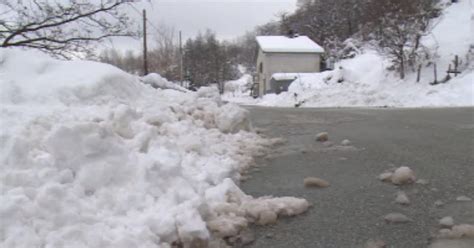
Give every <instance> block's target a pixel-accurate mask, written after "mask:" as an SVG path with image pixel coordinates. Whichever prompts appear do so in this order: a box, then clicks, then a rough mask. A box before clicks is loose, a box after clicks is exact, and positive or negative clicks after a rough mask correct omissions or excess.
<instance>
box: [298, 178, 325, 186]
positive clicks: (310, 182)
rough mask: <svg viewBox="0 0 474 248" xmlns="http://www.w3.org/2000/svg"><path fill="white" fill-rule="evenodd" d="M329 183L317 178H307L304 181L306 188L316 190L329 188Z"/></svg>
mask: <svg viewBox="0 0 474 248" xmlns="http://www.w3.org/2000/svg"><path fill="white" fill-rule="evenodd" d="M329 185H330V184H329V182H328V181H326V180H324V179H321V178H317V177H307V178H305V179H304V186H305V187H308V188H309V187H314V188H327V187H329Z"/></svg>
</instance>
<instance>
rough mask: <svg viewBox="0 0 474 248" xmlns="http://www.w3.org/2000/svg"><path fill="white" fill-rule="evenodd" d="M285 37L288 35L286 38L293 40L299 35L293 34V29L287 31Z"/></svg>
mask: <svg viewBox="0 0 474 248" xmlns="http://www.w3.org/2000/svg"><path fill="white" fill-rule="evenodd" d="M287 35H288V38H290V39H293V38H296V37H298V36H300V35H299V34H298V33H297V32H295V31H294V30H293V29H290V30H289V31H288V34H287Z"/></svg>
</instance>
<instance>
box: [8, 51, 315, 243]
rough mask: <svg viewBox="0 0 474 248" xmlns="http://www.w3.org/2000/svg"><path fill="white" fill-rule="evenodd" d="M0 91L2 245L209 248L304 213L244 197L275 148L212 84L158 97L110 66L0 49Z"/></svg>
mask: <svg viewBox="0 0 474 248" xmlns="http://www.w3.org/2000/svg"><path fill="white" fill-rule="evenodd" d="M145 80H146V79H145ZM0 85H1V91H0V92H1V95H0V121H1V128H0V141H1V144H2V145H1V146H0V151H1V152H0V189H1V193H0V218H1V220H2V224H1V225H0V246H1V247H114V248H115V247H171V245H172V244H174V245H183V246H184V247H189V246H190V245H191V244H193V245H196V244H201V245H204V246H207V245H210V243H209V242H213V241H212V240H217V241H219V240H218V239H217V238H218V237H223V236H226V235H230V234H234V233H235V232H229V233H225V232H226V231H227V230H228V229H229V228H230V229H235V230H236V232H238V231H239V230H240V229H241V228H244V227H245V226H246V225H248V224H249V223H253V222H257V223H258V222H259V220H260V218H262V217H261V215H262V214H263V213H267V214H266V216H268V215H272V214H273V215H272V216H279V215H294V214H298V213H301V212H303V211H305V210H306V209H307V207H308V203H307V202H306V201H305V200H302V199H296V198H262V199H253V198H252V197H250V196H247V195H245V194H244V193H243V192H241V191H240V189H239V188H238V187H237V185H236V184H235V183H234V182H237V181H238V180H239V178H240V172H242V171H243V170H245V169H247V168H248V167H249V166H251V165H252V163H253V160H252V156H256V155H262V154H263V153H264V152H265V151H266V149H268V147H270V146H271V144H272V142H271V140H265V139H262V138H261V137H259V136H258V135H256V134H255V133H252V132H248V131H246V130H249V129H250V126H249V122H248V119H247V114H246V112H245V110H243V109H240V108H238V107H237V106H235V105H229V104H227V105H223V104H222V103H221V101H220V98H219V96H218V94H217V91H215V90H213V89H208V88H204V89H202V90H200V91H198V92H196V93H182V92H179V91H175V90H161V89H157V90H155V89H153V88H152V87H150V86H149V85H146V84H143V83H141V82H140V79H139V78H137V77H135V76H132V75H129V74H127V73H125V72H123V71H121V70H119V69H117V68H115V67H113V66H109V65H106V64H101V63H94V62H87V61H67V62H66V61H57V60H53V59H51V58H49V57H46V56H44V55H42V54H37V53H33V52H22V51H16V50H7V49H2V50H0ZM226 206H231V208H226V209H227V210H225V211H223V210H222V209H224V208H225V207H226ZM268 213H269V214H268ZM263 215H265V214H263ZM237 217H239V218H237ZM216 222H217V223H225V225H224V226H222V225H216V224H215V223H216ZM211 226H212V227H213V228H210V227H211ZM216 226H217V227H216ZM217 241H216V242H217ZM219 242H221V241H219Z"/></svg>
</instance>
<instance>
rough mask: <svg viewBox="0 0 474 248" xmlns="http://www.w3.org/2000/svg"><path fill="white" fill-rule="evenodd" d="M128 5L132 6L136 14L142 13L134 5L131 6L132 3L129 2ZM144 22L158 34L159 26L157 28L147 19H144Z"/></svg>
mask: <svg viewBox="0 0 474 248" xmlns="http://www.w3.org/2000/svg"><path fill="white" fill-rule="evenodd" d="M130 7H132V9H133V10H134V11H135V12H136V13H137V14H138V15H140V16H141V15H142V13H141V11H139V10H138V9H137V8H136V7H135V6H133V5H132V4H130ZM146 22H147V23H148V25H150V26H151V27H152V28H153V29H154V30H155V32H156V34H157V35H159V34H160V33H161V32H160V30H159V28H157V27H156V26H155V25H154V24H153V23H152V22H150V20H149V19H146Z"/></svg>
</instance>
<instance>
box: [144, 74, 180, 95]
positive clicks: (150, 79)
mask: <svg viewBox="0 0 474 248" xmlns="http://www.w3.org/2000/svg"><path fill="white" fill-rule="evenodd" d="M141 81H142V82H143V83H145V84H149V85H151V86H152V87H153V88H159V89H164V90H165V89H172V90H177V91H181V92H187V91H188V90H187V89H185V88H183V87H181V86H179V85H177V84H175V83H172V82H170V81H168V80H167V79H166V78H164V77H162V76H161V75H160V74H157V73H150V74H148V75H146V76H144V77H142V78H141Z"/></svg>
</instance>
